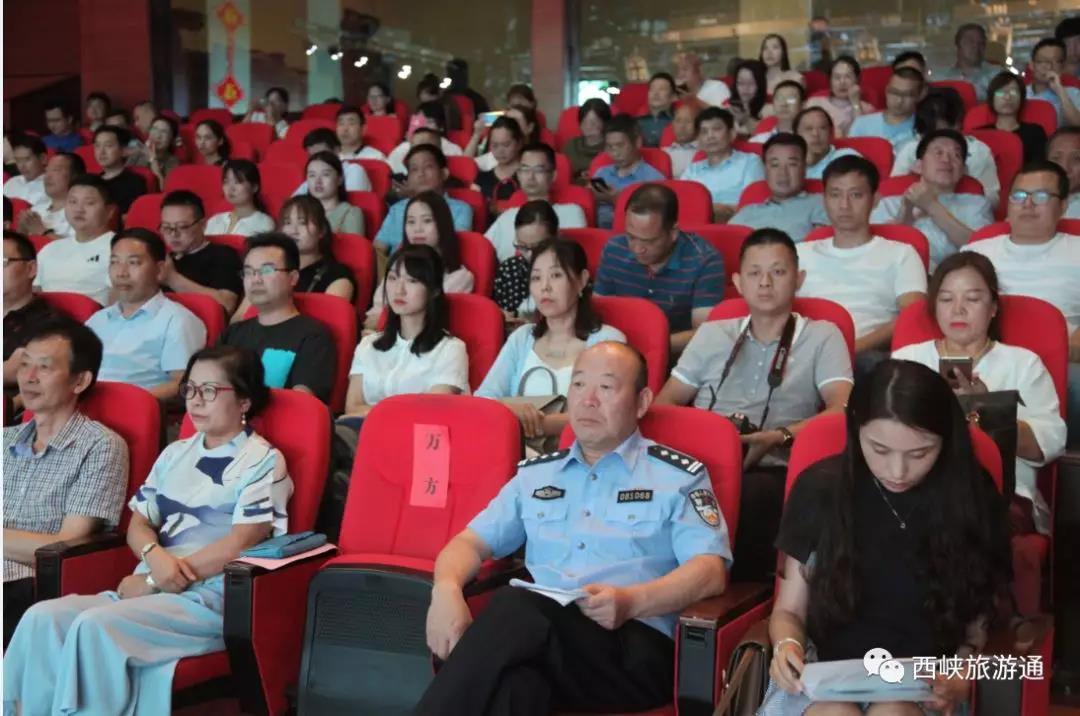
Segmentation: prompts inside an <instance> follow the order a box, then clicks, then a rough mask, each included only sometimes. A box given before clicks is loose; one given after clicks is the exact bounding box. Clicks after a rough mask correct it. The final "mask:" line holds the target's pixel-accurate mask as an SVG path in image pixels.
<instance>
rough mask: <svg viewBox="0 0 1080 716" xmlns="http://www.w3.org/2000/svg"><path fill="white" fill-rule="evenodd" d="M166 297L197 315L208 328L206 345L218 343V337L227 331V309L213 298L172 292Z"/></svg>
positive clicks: (198, 294) (199, 294)
mask: <svg viewBox="0 0 1080 716" xmlns="http://www.w3.org/2000/svg"><path fill="white" fill-rule="evenodd" d="M165 296H166V297H168V298H170V299H172V300H173V301H176V302H177V303H179V304H180V305H181V306H183V307H184V308H186V309H187V310H189V311H191V312H192V313H194V314H195V316H196V317H197V318H198V319H199V320H200V321H202V323H203V325H204V326H206V345H208V346H212V345H215V344H216V343H217V339H218V336H220V335H221V332H222V331H224V330H225V308H224V307H223V306H222V305H221V304H220V303H218V302H217V301H216V300H214V297H213V296H207V295H205V294H202V293H190V292H179V293H177V292H175V291H170V292H169V293H166V294H165Z"/></svg>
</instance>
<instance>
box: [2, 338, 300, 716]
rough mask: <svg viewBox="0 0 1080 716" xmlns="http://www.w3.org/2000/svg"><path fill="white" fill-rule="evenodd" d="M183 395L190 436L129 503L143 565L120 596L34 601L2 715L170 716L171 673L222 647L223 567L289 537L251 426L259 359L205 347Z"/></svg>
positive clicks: (286, 493)
mask: <svg viewBox="0 0 1080 716" xmlns="http://www.w3.org/2000/svg"><path fill="white" fill-rule="evenodd" d="M180 393H181V395H182V396H183V397H184V399H185V400H186V402H187V412H188V415H189V416H190V417H191V421H192V423H193V424H194V426H195V429H196V431H197V432H196V433H195V435H194V436H192V437H190V438H187V439H184V440H179V441H177V442H175V443H173V444H172V445H170V446H169V447H167V448H166V449H165V450H164V451H163V452H162V453H161V456H160V457H158V459H157V461H156V462H155V463H154V467H153V469H152V470H151V471H150V475H149V477H147V479H146V482H145V483H144V484H143V486H142V487H141V488H139V491H138V492H137V493H135V496H134V497H133V498H132V499H131V502H130V503H129V507H130V508H131V511H132V516H131V524H130V525H129V527H128V531H127V542H128V547H130V549H131V551H132V553H133V554H134V555H135V557H136V558H138V560H139V565H138V567H136V569H135V572H134V574H132V575H130V576H128V577H125V578H124V579H123V580H122V581H121V582H120V584H119V585H118V586H117V588H116V589H115V590H113V591H108V592H102V593H100V594H96V595H71V596H67V597H62V598H60V599H52V600H49V601H44V602H39V603H38V604H36V605H34V606H33V607H32V608H31V609H30V610H29V611H27V612H26V614H25V615H24V616H23V618H22V621H21V622H20V624H19V627H18V629H16V631H15V635H14V637H13V639H12V641H11V644H10V647H9V649H8V652H7V653H6V654H5V655H4V656H5V659H4V682H5V683H4V710H5V712H7V711H8V710H9V709H13V708H17V709H19V710H20V711H21V713H24V714H41V713H75V712H80V713H101V714H119V713H126V712H128V711H132V710H134V711H137V712H138V713H168V712H169V710H170V704H171V698H172V674H173V666H174V664H175V663H176V661H177V660H179V659H181V658H183V657H186V656H196V655H199V654H205V653H209V652H214V651H219V650H221V649H223V648H224V647H225V643H224V641H223V639H222V611H223V607H224V581H223V570H224V567H225V565H226V564H227V563H228V562H230V561H232V560H234V559H236V558H237V557H239V556H240V553H241V552H243V551H244V550H245V549H247V548H249V547H252V546H254V545H256V544H258V543H259V542H262V541H263V540H264V539H266V538H268V537H270V536H277V535H281V534H285V533H286V532H287V531H288V518H287V516H286V507H287V504H288V501H289V497H290V495H291V494H292V489H293V486H292V480H291V479H290V478H289V475H288V472H287V470H286V465H285V460H284V458H283V457H282V456H281V453H280V452H278V451H277V450H276V449H275V448H274V447H273V446H272V445H270V444H269V443H268V442H267V441H266V440H265V439H264V438H263V437H261V436H260V435H259V434H258V433H256V432H255V431H254V430H253V429H252V428H251V427H250V426H249V425H248V421H249V420H250V419H251V418H253V417H255V416H256V415H258V414H259V412H260V411H262V410H263V408H265V407H266V404H267V401H268V400H269V390H268V389H267V388H266V387H265V385H264V382H263V367H262V363H261V362H260V361H259V358H258V357H257V356H256V355H255V354H254V353H252V352H250V351H248V350H245V349H242V348H235V347H229V346H217V347H214V348H206V349H204V350H201V351H199V352H198V353H196V354H195V355H194V356H192V357H191V360H190V361H189V363H188V366H187V370H186V371H185V372H184V378H183V381H182V383H181V388H180Z"/></svg>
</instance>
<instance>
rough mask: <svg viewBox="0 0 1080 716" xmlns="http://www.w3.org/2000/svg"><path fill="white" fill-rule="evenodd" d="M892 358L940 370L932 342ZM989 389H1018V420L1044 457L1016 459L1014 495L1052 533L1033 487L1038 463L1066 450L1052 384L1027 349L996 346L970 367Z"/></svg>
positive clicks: (908, 348)
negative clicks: (1027, 502)
mask: <svg viewBox="0 0 1080 716" xmlns="http://www.w3.org/2000/svg"><path fill="white" fill-rule="evenodd" d="M893 358H897V359H900V360H910V361H915V362H916V363H922V364H923V365H925V366H926V367H928V368H930V369H932V370H935V371H936V370H938V368H939V365H938V361H939V360H940V358H941V356H940V354H939V353H938V349H937V344H936V342H935V341H926V342H925V343H916V344H913V345H910V346H904V347H903V348H901V349H900V350H898V351H896V352H895V353H893ZM974 371H975V374H976V375H978V376H979V378H980V379H981V380H982V382H983V383H985V384H986V387H987V388H989V389H990V390H1017V391H1019V392H1020V400H1021V402H1020V404H1019V405H1018V406H1017V408H1016V419H1017V420H1022V421H1023V422H1025V423H1027V424H1028V425H1029V426H1031V432H1033V433H1034V434H1035V442H1037V443H1038V444H1039V448H1040V449H1041V450H1042V453H1043V460H1042V462H1033V461H1031V460H1024V459H1023V458H1017V459H1016V494H1018V495H1020V496H1021V497H1026V498H1027V499H1029V500H1031V501H1032V503H1033V504H1034V505H1035V509H1034V511H1033V512H1034V519H1035V527H1036V529H1038V530H1039V532H1041V533H1043V534H1049V533H1050V512H1049V509H1048V508H1047V506H1046V502H1045V500H1043V498H1042V496H1041V495H1040V494H1039V491H1038V487H1037V485H1036V471H1037V468H1038V467H1039V466H1041V465H1045V464H1046V463H1048V462H1052V461H1053V460H1056V459H1057V458H1058V457H1059V456H1060V455H1061V454H1062V453H1063V452H1064V451H1065V432H1066V431H1065V420H1064V419H1063V418H1062V417H1061V413H1060V409H1059V403H1058V395H1057V391H1056V390H1054V380H1053V378H1051V377H1050V372H1049V371H1047V370H1046V366H1045V365H1043V362H1042V360H1041V359H1040V358H1039V356H1037V355H1035V354H1034V353H1032V352H1031V351H1029V350H1028V349H1027V348H1021V347H1019V346H1009V345H1005V344H1003V343H995V344H994V347H993V348H991V349H990V350H989V351H988V352H987V353H986V354H985V355H984V356H983V357H982V358H980V359H979V362H978V363H976V364H975V366H974Z"/></svg>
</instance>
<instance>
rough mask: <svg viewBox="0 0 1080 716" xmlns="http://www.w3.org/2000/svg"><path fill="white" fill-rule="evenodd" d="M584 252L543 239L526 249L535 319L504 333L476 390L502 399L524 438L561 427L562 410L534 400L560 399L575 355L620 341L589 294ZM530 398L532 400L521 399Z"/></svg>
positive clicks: (570, 244) (544, 435) (564, 417)
mask: <svg viewBox="0 0 1080 716" xmlns="http://www.w3.org/2000/svg"><path fill="white" fill-rule="evenodd" d="M586 266H587V260H586V257H585V250H584V249H583V248H581V246H580V245H579V244H577V243H574V242H573V241H566V240H564V239H553V240H548V241H544V242H543V243H541V244H540V245H539V246H537V247H536V248H535V249H533V252H532V260H531V261H530V264H529V293H530V295H531V296H532V299H533V302H534V303H535V304H536V309H537V320H536V323H534V324H527V325H524V326H521V327H520V328H518V329H517V330H516V331H514V332H513V333H511V334H510V337H509V338H508V339H507V341H506V345H504V346H503V348H502V350H501V351H499V357H498V358H496V359H495V364H494V365H492V366H491V370H490V371H489V372H488V374H487V377H485V378H484V382H483V383H481V384H480V387H479V388H478V389H477V391H476V394H477V395H479V396H481V397H484V398H494V399H496V400H501V401H503V402H504V403H505V404H506V405H507V406H508V407H509V408H510V409H511V410H513V411H514V413H515V414H516V415H517V416H518V419H519V420H520V421H521V425H522V428H523V429H524V431H525V437H526V438H529V439H533V440H542V439H544V438H555V439H557V438H558V436H559V435H560V434H561V433H562V429H563V427H564V426H565V425H566V421H567V415H566V413H565V411H561V412H553V411H552V408H548V411H549V412H548V414H546V415H545V414H544V413H543V412H541V409H540V407H539V405H538V403H540V402H542V401H543V400H544V399H545V398H552V401H549V403H550V404H552V405H555V404H557V403H558V402H562V403H565V400H563V401H557V400H555V396H565V395H566V393H567V390H568V389H569V387H570V373H571V371H572V370H573V367H574V361H575V360H576V359H577V357H578V355H579V354H580V353H581V352H582V351H583V350H585V349H586V348H588V347H589V346H592V345H594V344H596V343H599V342H600V341H620V342H623V343H625V342H626V337H625V336H624V335H623V334H622V332H621V331H619V330H617V329H615V328H612V327H611V326H607V325H604V324H602V323H601V322H600V318H599V317H598V316H597V315H596V313H595V312H594V311H593V308H592V303H591V301H590V300H589V297H590V295H591V293H592V287H591V286H590V285H589V269H588V268H586ZM526 398H536V399H538V400H526Z"/></svg>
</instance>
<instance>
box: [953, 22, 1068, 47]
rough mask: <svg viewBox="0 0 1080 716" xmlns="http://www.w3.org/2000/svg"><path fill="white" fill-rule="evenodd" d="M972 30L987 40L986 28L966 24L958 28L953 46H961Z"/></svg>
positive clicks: (977, 24)
mask: <svg viewBox="0 0 1080 716" xmlns="http://www.w3.org/2000/svg"><path fill="white" fill-rule="evenodd" d="M1059 27H1060V25H1059ZM972 30H974V31H976V32H978V33H979V34H980V35H982V39H983V40H984V41H985V40H986V28H985V27H983V26H982V25H980V24H979V23H977V22H965V23H964V24H963V25H961V26H960V27H958V28H956V34H955V35H953V44H954V45H959V44H960V38H961V37H963V36H964V35H965V34H966V33H968V32H971V31H972Z"/></svg>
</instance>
